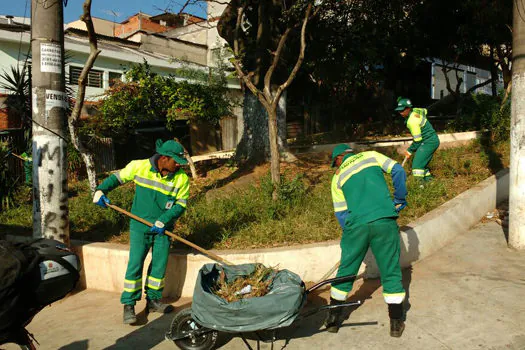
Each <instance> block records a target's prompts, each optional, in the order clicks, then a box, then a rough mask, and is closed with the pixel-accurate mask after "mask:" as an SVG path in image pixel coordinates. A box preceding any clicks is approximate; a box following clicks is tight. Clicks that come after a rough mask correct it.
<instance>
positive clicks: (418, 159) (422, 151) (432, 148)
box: [412, 135, 439, 178]
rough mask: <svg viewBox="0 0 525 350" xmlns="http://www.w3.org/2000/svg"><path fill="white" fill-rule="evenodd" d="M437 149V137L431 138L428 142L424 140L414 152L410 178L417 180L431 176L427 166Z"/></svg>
mask: <svg viewBox="0 0 525 350" xmlns="http://www.w3.org/2000/svg"><path fill="white" fill-rule="evenodd" d="M438 147H439V137H438V136H437V135H435V137H431V138H430V139H429V140H424V141H423V143H422V144H421V146H419V148H418V149H417V151H416V154H415V155H414V160H413V161H412V176H414V177H417V178H425V177H429V176H431V174H430V169H429V168H428V164H429V163H430V161H431V160H432V157H433V156H434V152H436V150H437V149H438Z"/></svg>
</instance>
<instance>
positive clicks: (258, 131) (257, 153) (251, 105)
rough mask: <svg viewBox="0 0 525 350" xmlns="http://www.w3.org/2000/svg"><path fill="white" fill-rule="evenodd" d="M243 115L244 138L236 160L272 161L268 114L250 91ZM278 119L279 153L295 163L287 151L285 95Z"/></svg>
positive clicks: (252, 161)
mask: <svg viewBox="0 0 525 350" xmlns="http://www.w3.org/2000/svg"><path fill="white" fill-rule="evenodd" d="M242 114H243V127H242V136H241V140H240V141H239V144H238V145H237V149H236V151H235V158H236V159H237V160H238V161H240V162H247V163H251V164H260V163H263V162H266V161H268V160H270V157H271V150H270V141H269V140H270V139H269V133H268V125H269V122H268V117H267V115H268V112H267V111H266V109H265V108H264V107H263V105H262V104H261V102H260V101H259V100H258V99H257V97H255V95H254V94H253V93H251V92H250V91H249V90H246V92H245V93H244V103H243V112H242ZM276 118H277V126H276V127H277V140H278V141H277V142H278V147H279V152H280V154H281V155H282V156H283V158H284V160H285V161H295V160H296V158H295V156H294V155H293V154H291V153H290V152H289V151H288V150H287V147H288V144H287V142H286V94H285V93H284V94H283V96H281V99H280V100H279V104H278V107H277V110H276ZM240 129H241V128H240Z"/></svg>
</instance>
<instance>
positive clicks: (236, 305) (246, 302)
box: [191, 264, 306, 332]
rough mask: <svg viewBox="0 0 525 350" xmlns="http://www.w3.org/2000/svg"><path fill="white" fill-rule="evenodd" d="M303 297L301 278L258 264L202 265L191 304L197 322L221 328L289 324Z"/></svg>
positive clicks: (241, 329)
mask: <svg viewBox="0 0 525 350" xmlns="http://www.w3.org/2000/svg"><path fill="white" fill-rule="evenodd" d="M305 301H306V294H305V288H304V284H303V282H302V280H301V278H300V277H299V276H298V275H297V274H295V273H293V272H290V271H288V270H280V271H278V270H276V269H272V268H267V267H264V265H261V264H243V265H236V266H222V265H219V264H206V265H204V266H203V267H202V268H201V269H200V271H199V275H198V277H197V283H196V284H195V290H194V292H193V303H192V306H191V311H192V317H193V319H194V320H195V321H197V322H198V323H199V324H200V325H202V326H204V327H207V328H211V329H216V330H219V331H223V332H251V331H256V330H262V329H272V328H279V327H286V326H289V325H290V324H291V323H292V322H293V321H294V320H295V319H296V318H297V316H298V315H299V311H300V309H301V307H302V306H303V304H304V302H305Z"/></svg>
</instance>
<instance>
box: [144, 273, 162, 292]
mask: <svg viewBox="0 0 525 350" xmlns="http://www.w3.org/2000/svg"><path fill="white" fill-rule="evenodd" d="M147 284H148V288H151V289H155V290H159V289H161V288H164V278H155V277H151V276H148V279H147Z"/></svg>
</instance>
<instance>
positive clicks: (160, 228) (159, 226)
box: [149, 220, 166, 235]
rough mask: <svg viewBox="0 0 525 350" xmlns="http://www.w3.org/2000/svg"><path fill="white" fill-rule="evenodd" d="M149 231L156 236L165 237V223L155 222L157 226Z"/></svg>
mask: <svg viewBox="0 0 525 350" xmlns="http://www.w3.org/2000/svg"><path fill="white" fill-rule="evenodd" d="M149 231H150V232H152V233H154V234H156V235H163V234H164V232H165V231H166V227H164V223H162V222H160V221H158V220H157V221H155V225H153V226H151V229H150V230H149Z"/></svg>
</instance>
